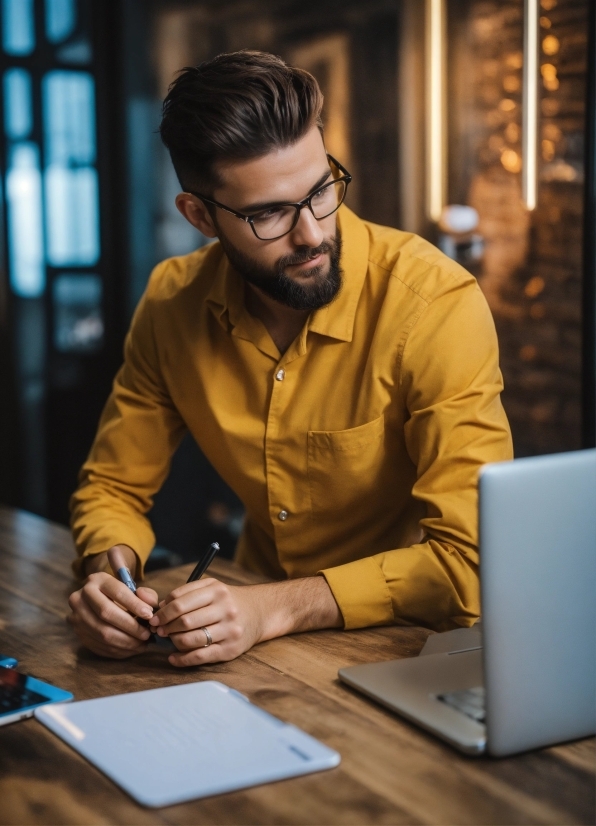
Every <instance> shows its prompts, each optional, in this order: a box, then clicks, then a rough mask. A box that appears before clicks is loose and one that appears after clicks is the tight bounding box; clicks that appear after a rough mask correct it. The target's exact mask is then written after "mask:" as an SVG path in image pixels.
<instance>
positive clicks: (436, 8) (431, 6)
mask: <svg viewBox="0 0 596 826" xmlns="http://www.w3.org/2000/svg"><path fill="white" fill-rule="evenodd" d="M445 68H446V59H445V0H426V188H427V196H426V200H427V213H428V217H429V218H430V219H431V220H432V221H438V220H439V218H440V217H441V211H442V209H443V205H444V203H445V189H446V186H445V181H446V162H445V161H446V141H445V109H446V107H445V89H446V83H445Z"/></svg>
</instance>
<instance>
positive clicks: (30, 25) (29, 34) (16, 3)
mask: <svg viewBox="0 0 596 826" xmlns="http://www.w3.org/2000/svg"><path fill="white" fill-rule="evenodd" d="M2 48H3V49H4V51H5V52H6V54H10V55H27V54H31V52H32V51H33V50H34V49H35V21H34V17H33V0H2Z"/></svg>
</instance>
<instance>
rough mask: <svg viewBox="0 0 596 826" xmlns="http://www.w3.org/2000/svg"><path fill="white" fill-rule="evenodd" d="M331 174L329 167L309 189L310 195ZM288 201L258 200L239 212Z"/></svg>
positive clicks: (253, 210) (278, 204)
mask: <svg viewBox="0 0 596 826" xmlns="http://www.w3.org/2000/svg"><path fill="white" fill-rule="evenodd" d="M330 175H331V169H328V170H327V172H324V173H323V174H322V175H321V177H320V178H319V180H318V181H317V182H316V184H315V185H314V186H312V187H311V188H310V191H309V193H308V195H312V194H313V192H316V191H317V189H318V188H319V187H320V186H322V185H323V184H324V183H325V182H326V180H327V178H328V177H329V176H330ZM308 195H307V196H306V197H307V198H308ZM287 203H290V202H289V201H262V202H258V203H254V204H247V205H246V206H244V207H241V208H240V209H239V210H238V212H245V213H249V212H258V211H259V210H261V209H267V208H269V207H274V206H282V205H283V204H287Z"/></svg>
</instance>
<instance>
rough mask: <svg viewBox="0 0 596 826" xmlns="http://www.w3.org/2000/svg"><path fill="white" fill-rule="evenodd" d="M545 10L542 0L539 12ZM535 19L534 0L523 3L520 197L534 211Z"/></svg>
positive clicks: (535, 190) (536, 0)
mask: <svg viewBox="0 0 596 826" xmlns="http://www.w3.org/2000/svg"><path fill="white" fill-rule="evenodd" d="M553 6H554V3H553ZM547 7H548V6H547V5H545V0H542V8H547ZM551 8H552V6H551ZM538 16H539V11H538V0H524V78H523V80H524V88H523V115H522V197H523V199H524V202H525V204H526V207H527V208H528V209H535V207H536V200H537V158H536V146H537V140H538Z"/></svg>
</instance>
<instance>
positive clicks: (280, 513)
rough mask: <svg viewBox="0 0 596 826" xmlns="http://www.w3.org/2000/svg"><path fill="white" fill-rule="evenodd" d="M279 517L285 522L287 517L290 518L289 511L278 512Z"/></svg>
mask: <svg viewBox="0 0 596 826" xmlns="http://www.w3.org/2000/svg"><path fill="white" fill-rule="evenodd" d="M277 518H278V519H279V521H280V522H285V521H286V519H287V518H288V512H287V511H280V512H279V513H278V514H277Z"/></svg>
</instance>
